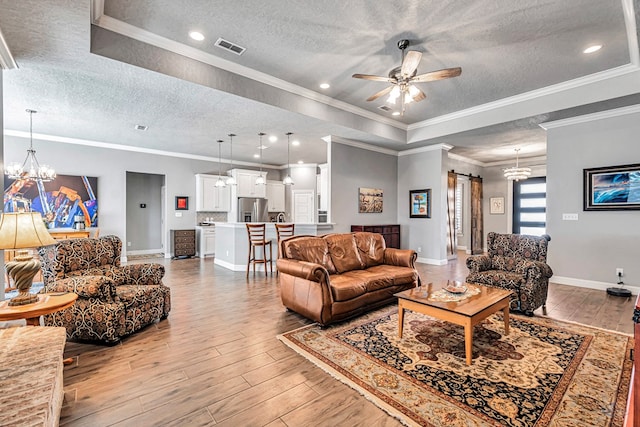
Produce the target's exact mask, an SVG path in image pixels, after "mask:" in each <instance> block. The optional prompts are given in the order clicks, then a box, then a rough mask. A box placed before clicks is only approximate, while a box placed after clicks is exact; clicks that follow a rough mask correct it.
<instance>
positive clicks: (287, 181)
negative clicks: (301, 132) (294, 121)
mask: <svg viewBox="0 0 640 427" xmlns="http://www.w3.org/2000/svg"><path fill="white" fill-rule="evenodd" d="M291 135H293V132H287V176H285V177H284V179H283V180H282V183H283V184H284V185H293V178H291V160H290V159H289V151H290V147H291V141H290V139H291Z"/></svg>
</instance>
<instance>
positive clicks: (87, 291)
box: [45, 276, 117, 302]
mask: <svg viewBox="0 0 640 427" xmlns="http://www.w3.org/2000/svg"><path fill="white" fill-rule="evenodd" d="M45 290H46V292H73V293H74V294H78V298H96V299H99V300H102V301H105V302H114V301H115V299H116V298H117V297H116V285H115V283H114V282H113V280H111V279H110V278H108V277H106V276H76V277H67V278H65V279H57V280H56V281H55V282H54V283H50V284H48V285H47V286H46V288H45Z"/></svg>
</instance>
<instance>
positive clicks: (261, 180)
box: [256, 132, 267, 185]
mask: <svg viewBox="0 0 640 427" xmlns="http://www.w3.org/2000/svg"><path fill="white" fill-rule="evenodd" d="M265 135H266V134H265V133H264V132H260V133H259V134H258V136H260V176H259V177H258V178H257V179H256V184H257V185H265V184H266V183H267V181H266V180H265V179H264V176H262V137H263V136H265Z"/></svg>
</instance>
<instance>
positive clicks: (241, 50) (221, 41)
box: [215, 38, 247, 55]
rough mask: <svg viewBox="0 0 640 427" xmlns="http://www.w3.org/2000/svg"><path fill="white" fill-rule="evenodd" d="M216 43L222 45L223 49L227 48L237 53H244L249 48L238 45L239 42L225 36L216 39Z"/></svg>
mask: <svg viewBox="0 0 640 427" xmlns="http://www.w3.org/2000/svg"><path fill="white" fill-rule="evenodd" d="M215 45H216V46H218V47H221V48H222V49H226V50H228V51H229V52H232V53H235V54H236V55H242V54H243V53H244V51H245V50H247V49H246V48H244V47H242V46H238V45H237V44H233V43H231V42H230V41H228V40H225V39H223V38H219V39H218V40H216V43H215Z"/></svg>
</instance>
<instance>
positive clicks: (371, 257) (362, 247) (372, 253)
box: [354, 232, 385, 268]
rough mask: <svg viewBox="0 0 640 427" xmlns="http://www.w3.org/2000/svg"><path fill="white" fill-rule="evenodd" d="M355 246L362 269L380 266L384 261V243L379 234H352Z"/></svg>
mask: <svg viewBox="0 0 640 427" xmlns="http://www.w3.org/2000/svg"><path fill="white" fill-rule="evenodd" d="M354 236H355V239H356V246H357V247H358V252H359V254H360V259H361V260H362V262H363V263H364V268H368V267H373V266H374V265H380V264H382V262H383V261H384V249H385V242H384V238H383V237H382V235H381V234H376V233H367V232H360V233H355V234H354Z"/></svg>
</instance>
